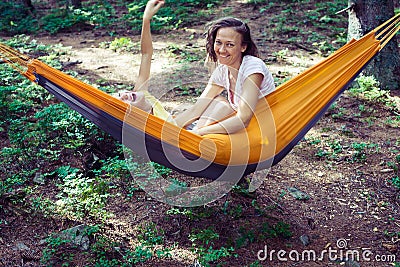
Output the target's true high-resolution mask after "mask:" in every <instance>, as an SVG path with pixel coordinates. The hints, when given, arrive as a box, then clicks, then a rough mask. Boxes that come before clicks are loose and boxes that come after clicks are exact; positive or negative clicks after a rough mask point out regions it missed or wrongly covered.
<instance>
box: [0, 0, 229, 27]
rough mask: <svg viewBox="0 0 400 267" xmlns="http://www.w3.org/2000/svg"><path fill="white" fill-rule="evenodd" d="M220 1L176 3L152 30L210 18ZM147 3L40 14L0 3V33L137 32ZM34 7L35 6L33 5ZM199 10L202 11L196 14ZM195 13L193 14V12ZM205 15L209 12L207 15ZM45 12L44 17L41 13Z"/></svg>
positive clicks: (87, 4) (106, 4) (161, 14)
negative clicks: (105, 30)
mask: <svg viewBox="0 0 400 267" xmlns="http://www.w3.org/2000/svg"><path fill="white" fill-rule="evenodd" d="M221 2H222V0H205V1H200V0H189V1H184V0H177V1H172V2H170V3H168V5H166V6H165V7H164V8H162V9H161V10H160V11H159V12H158V13H157V15H156V16H154V18H153V20H152V24H153V26H152V27H153V29H154V30H155V31H160V30H165V29H175V28H177V27H182V26H186V25H189V24H193V23H195V22H196V21H200V20H201V19H204V17H205V16H207V15H209V14H210V13H209V9H210V8H212V7H214V6H216V5H217V4H219V3H221ZM146 3H147V0H139V1H134V2H132V1H125V0H123V1H119V2H118V3H111V2H109V1H98V2H94V3H93V2H90V1H88V2H87V1H84V2H83V3H82V7H81V8H74V7H72V6H69V5H67V4H66V1H61V2H60V7H57V8H53V9H51V10H50V11H47V10H46V11H42V8H41V7H40V5H39V4H36V5H37V8H38V11H36V12H31V11H29V10H28V8H27V7H25V6H24V5H22V4H19V3H14V2H5V3H3V2H2V3H0V30H1V31H3V32H7V33H11V34H16V33H33V32H38V31H46V32H49V33H51V34H54V33H57V32H63V31H67V30H71V29H73V28H75V29H82V28H83V29H87V28H105V27H108V28H109V29H110V30H111V31H110V34H113V32H114V30H113V29H118V28H124V29H132V30H134V31H138V32H139V31H140V29H141V24H142V16H143V11H144V7H145V5H146ZM34 5H35V4H34ZM121 8H122V9H125V10H126V11H125V12H122V14H123V15H118V14H117V12H116V9H121ZM198 9H200V10H201V9H203V12H200V15H198V14H197V13H198V11H199V10H198ZM195 10H196V11H195ZM207 12H208V13H207ZM43 13H44V14H43Z"/></svg>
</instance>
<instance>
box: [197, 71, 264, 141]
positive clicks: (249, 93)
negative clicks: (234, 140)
mask: <svg viewBox="0 0 400 267" xmlns="http://www.w3.org/2000/svg"><path fill="white" fill-rule="evenodd" d="M263 78H264V76H263V75H262V74H260V73H255V74H252V75H250V76H249V77H247V78H246V80H245V81H244V83H243V90H242V92H243V93H242V95H241V96H240V103H239V106H238V109H237V113H236V115H234V116H232V117H229V118H227V119H225V120H223V121H220V122H218V123H215V124H212V125H209V126H205V127H202V128H199V129H198V130H197V131H196V133H197V134H199V135H205V134H218V133H224V134H231V133H234V132H237V131H239V130H242V129H244V128H246V127H247V125H248V123H249V122H250V119H251V118H252V117H253V114H254V109H255V107H256V105H257V103H258V97H259V92H260V89H259V88H260V87H261V82H262V80H263Z"/></svg>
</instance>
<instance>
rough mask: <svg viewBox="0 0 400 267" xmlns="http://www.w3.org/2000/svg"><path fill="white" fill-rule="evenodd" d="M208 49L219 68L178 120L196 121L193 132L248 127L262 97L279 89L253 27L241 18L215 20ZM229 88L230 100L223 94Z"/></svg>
mask: <svg viewBox="0 0 400 267" xmlns="http://www.w3.org/2000/svg"><path fill="white" fill-rule="evenodd" d="M206 49H207V53H208V57H209V59H210V60H211V61H212V62H215V63H216V68H215V70H214V71H213V73H212V75H211V78H210V80H209V82H208V85H207V87H206V88H205V90H204V91H203V93H202V94H201V96H200V97H199V99H198V100H197V102H196V103H195V104H194V105H193V106H192V107H191V108H189V109H187V110H186V111H184V112H183V113H181V114H179V115H178V116H177V117H176V118H175V121H176V123H177V124H178V125H179V126H181V127H187V126H188V125H190V124H192V123H193V122H195V126H194V128H193V131H194V132H196V133H197V134H199V135H205V134H216V133H226V134H231V133H234V132H237V131H239V130H241V129H244V128H246V126H247V125H248V123H249V121H250V119H251V118H252V117H253V113H254V109H255V106H256V105H257V103H258V100H259V99H260V98H262V97H264V96H266V95H267V94H269V93H271V92H272V91H274V90H275V85H274V80H273V78H272V75H271V73H270V72H269V71H268V69H267V67H266V66H265V64H264V62H263V61H262V60H261V59H260V58H258V50H257V46H256V45H255V43H254V42H253V40H252V38H251V34H250V28H249V27H248V26H247V24H246V23H244V22H242V21H241V20H239V19H236V18H222V19H220V20H217V21H215V22H214V23H213V24H212V25H211V26H210V28H209V30H208V32H207V44H206ZM225 90H226V92H227V95H228V99H226V98H225V97H223V96H221V94H222V93H223V92H224V91H225Z"/></svg>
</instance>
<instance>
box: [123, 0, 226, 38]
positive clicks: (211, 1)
mask: <svg viewBox="0 0 400 267" xmlns="http://www.w3.org/2000/svg"><path fill="white" fill-rule="evenodd" d="M221 2H222V0H202V1H201V0H175V1H170V2H169V3H168V5H166V6H165V7H163V8H162V9H160V11H159V12H158V13H157V14H156V15H155V16H154V18H153V20H152V29H154V30H155V31H160V30H162V29H176V28H178V27H183V26H187V25H193V24H194V23H196V21H199V20H200V18H201V16H199V15H197V12H198V10H197V9H210V8H212V7H214V6H216V5H217V4H219V3H221ZM146 3H147V0H139V1H135V2H134V3H130V4H128V5H127V8H128V12H129V13H128V14H127V15H125V16H124V18H123V20H126V21H128V23H129V25H130V26H131V27H132V29H133V30H136V31H139V30H140V28H141V23H142V15H143V11H144V7H145V5H146ZM194 10H196V12H194ZM203 15H205V14H204V13H203ZM202 19H204V18H202Z"/></svg>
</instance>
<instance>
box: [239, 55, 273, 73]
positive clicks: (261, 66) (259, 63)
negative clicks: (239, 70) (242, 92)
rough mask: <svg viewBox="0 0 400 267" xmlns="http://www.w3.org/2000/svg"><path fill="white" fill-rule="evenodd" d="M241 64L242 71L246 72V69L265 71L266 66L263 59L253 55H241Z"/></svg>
mask: <svg viewBox="0 0 400 267" xmlns="http://www.w3.org/2000/svg"><path fill="white" fill-rule="evenodd" d="M242 65H243V71H244V72H247V71H252V70H255V71H262V72H267V71H268V69H267V66H266V65H265V63H264V61H263V60H262V59H261V58H259V57H255V56H249V55H247V56H244V57H243V61H242Z"/></svg>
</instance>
